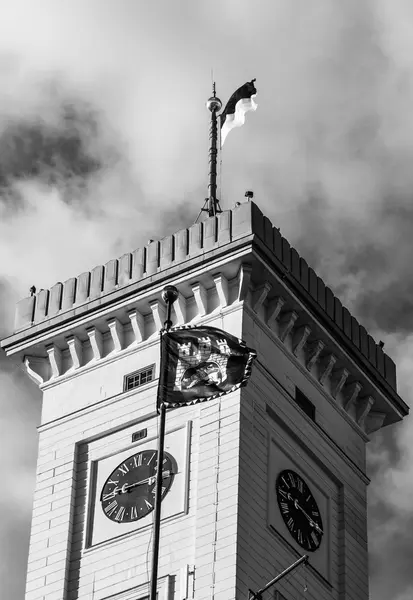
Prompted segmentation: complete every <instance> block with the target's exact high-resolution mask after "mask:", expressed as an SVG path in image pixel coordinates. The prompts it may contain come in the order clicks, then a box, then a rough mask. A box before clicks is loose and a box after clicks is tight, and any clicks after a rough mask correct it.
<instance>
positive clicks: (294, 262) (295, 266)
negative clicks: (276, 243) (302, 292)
mask: <svg viewBox="0 0 413 600" xmlns="http://www.w3.org/2000/svg"><path fill="white" fill-rule="evenodd" d="M290 256H291V273H292V274H293V276H294V277H295V279H296V280H297V281H300V256H299V254H298V252H297V250H296V249H295V248H291V250H290Z"/></svg>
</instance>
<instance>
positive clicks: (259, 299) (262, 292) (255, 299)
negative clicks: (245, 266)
mask: <svg viewBox="0 0 413 600" xmlns="http://www.w3.org/2000/svg"><path fill="white" fill-rule="evenodd" d="M270 291H271V284H269V283H268V281H266V282H265V283H264V284H263V285H260V286H259V287H258V288H257V289H256V290H255V291H254V292H253V293H252V298H251V308H252V310H253V311H254V312H255V313H257V312H258V311H259V309H260V308H261V306H262V305H263V304H264V302H265V299H266V298H267V296H268V294H269V292H270Z"/></svg>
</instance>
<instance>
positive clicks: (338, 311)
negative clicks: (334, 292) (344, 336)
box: [334, 298, 343, 329]
mask: <svg viewBox="0 0 413 600" xmlns="http://www.w3.org/2000/svg"><path fill="white" fill-rule="evenodd" d="M334 321H335V323H336V325H337V327H340V329H343V305H342V304H341V302H340V300H339V299H338V298H334Z"/></svg>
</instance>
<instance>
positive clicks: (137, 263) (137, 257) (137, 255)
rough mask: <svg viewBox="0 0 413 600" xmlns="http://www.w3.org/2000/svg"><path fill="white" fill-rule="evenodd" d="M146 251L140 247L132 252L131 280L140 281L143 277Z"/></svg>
mask: <svg viewBox="0 0 413 600" xmlns="http://www.w3.org/2000/svg"><path fill="white" fill-rule="evenodd" d="M144 261H145V253H144V251H143V248H138V249H137V250H134V251H133V252H132V272H131V281H138V280H139V279H142V277H143V271H144V266H145V264H144Z"/></svg>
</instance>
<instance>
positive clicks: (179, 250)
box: [173, 229, 188, 262]
mask: <svg viewBox="0 0 413 600" xmlns="http://www.w3.org/2000/svg"><path fill="white" fill-rule="evenodd" d="M173 237H174V248H175V253H174V261H175V262H181V261H183V260H186V259H187V255H188V229H181V230H180V231H177V232H176V233H174V235H173Z"/></svg>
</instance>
